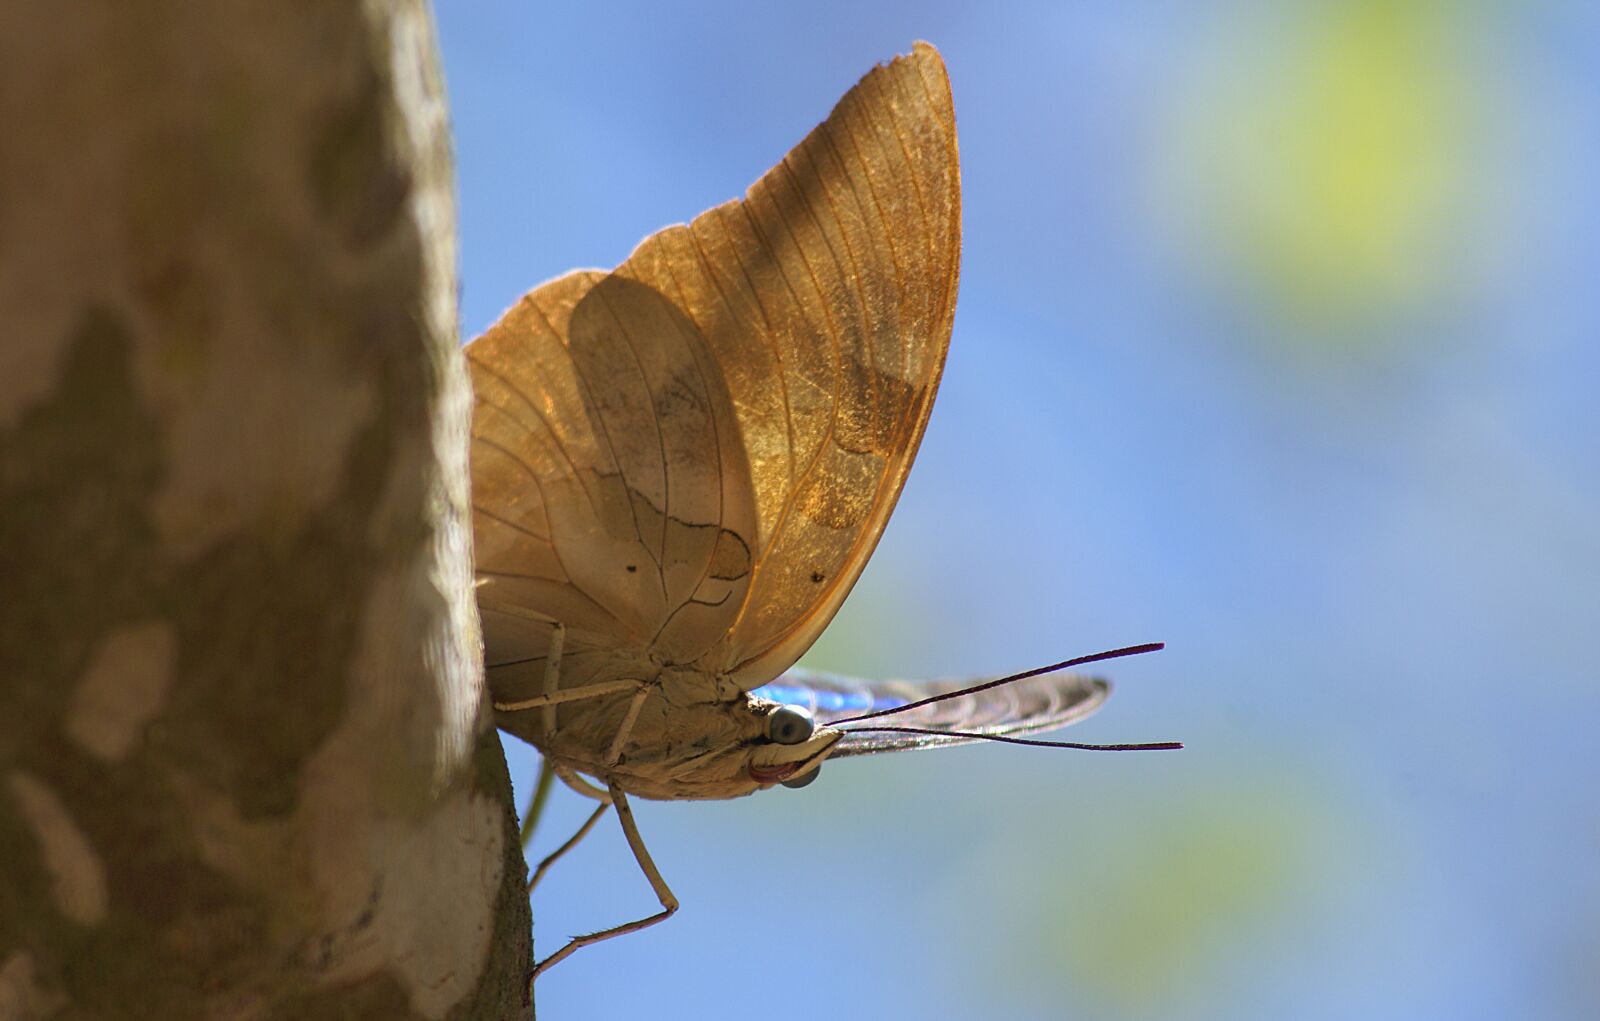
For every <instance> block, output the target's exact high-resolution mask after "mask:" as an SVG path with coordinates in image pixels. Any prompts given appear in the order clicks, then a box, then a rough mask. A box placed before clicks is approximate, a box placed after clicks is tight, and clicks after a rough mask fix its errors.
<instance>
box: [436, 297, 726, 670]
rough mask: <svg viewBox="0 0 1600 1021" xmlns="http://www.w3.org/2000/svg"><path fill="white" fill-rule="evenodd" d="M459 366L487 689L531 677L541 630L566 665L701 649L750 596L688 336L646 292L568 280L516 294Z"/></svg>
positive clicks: (715, 398)
mask: <svg viewBox="0 0 1600 1021" xmlns="http://www.w3.org/2000/svg"><path fill="white" fill-rule="evenodd" d="M467 357H468V361H469V363H470V365H471V369H472V379H473V388H474V391H475V396H476V404H475V407H474V411H473V421H472V500H473V533H474V536H473V537H474V543H475V547H476V548H475V557H476V562H477V573H478V595H479V604H480V607H481V608H482V609H483V616H484V633H485V642H486V648H487V657H488V658H487V662H488V665H489V669H490V679H491V682H497V681H499V680H500V679H501V678H499V677H497V673H496V672H497V671H500V672H501V673H505V672H506V671H511V672H513V673H518V674H526V672H527V671H528V670H529V669H533V668H541V669H542V664H541V663H540V662H539V660H540V657H542V656H543V652H544V648H545V645H546V643H547V642H548V638H549V632H550V628H549V623H550V622H553V621H560V622H561V623H562V624H563V625H565V626H566V627H567V629H568V648H569V649H572V650H573V651H574V652H575V653H580V652H582V651H583V650H586V649H592V650H597V651H600V652H607V651H610V650H632V651H635V652H644V651H656V652H659V653H660V654H661V655H662V656H664V657H665V658H668V659H672V660H675V661H677V662H688V661H692V660H693V659H695V658H696V657H697V656H700V655H702V654H704V653H705V652H706V650H708V649H710V648H712V647H713V646H715V645H717V644H718V643H719V642H720V641H721V640H722V638H723V636H724V635H725V634H726V633H727V630H728V628H729V627H730V626H731V623H732V619H733V616H734V614H735V613H736V612H737V610H738V607H739V606H740V605H742V603H743V601H744V594H745V590H746V588H747V587H748V584H749V574H750V552H749V549H748V546H747V540H746V539H745V538H744V537H745V536H748V535H753V534H754V531H755V524H754V501H753V497H752V494H751V486H750V476H749V468H748V462H747V461H746V459H745V455H744V450H743V447H742V445H741V443H740V442H739V434H738V426H737V422H736V420H735V418H734V415H733V411H732V406H731V401H730V398H729V395H728V392H727V388H726V386H725V385H724V384H723V382H722V376H721V373H720V372H719V371H718V370H717V368H716V364H715V361H714V360H713V358H712V355H711V353H710V351H709V350H708V349H707V348H706V346H705V342H704V340H703V338H701V337H700V335H699V332H698V330H697V328H696V327H695V325H694V323H693V322H692V321H690V320H689V319H688V318H686V317H685V316H684V315H683V314H682V312H680V311H679V310H678V309H677V308H676V307H675V306H674V305H673V304H672V303H671V302H670V301H668V300H666V299H665V298H664V297H662V296H661V295H660V294H659V293H658V292H657V291H655V290H654V289H653V288H651V287H649V286H648V285H645V284H642V283H640V282H638V281H634V280H628V279H623V278H619V277H616V276H608V275H606V274H602V273H595V272H583V273H573V274H569V275H567V276H565V277H561V278H559V279H557V280H554V281H551V282H550V283H547V284H544V285H542V286H540V287H538V288H536V289H534V290H533V291H532V292H530V293H529V294H528V295H526V296H525V297H524V298H523V299H522V300H521V301H520V302H518V304H517V305H516V306H515V307H514V308H512V309H511V310H510V311H509V312H507V313H506V314H505V315H504V316H503V317H502V318H501V319H500V321H499V322H497V323H496V324H495V325H494V326H493V327H491V328H490V329H489V331H488V332H487V333H485V334H484V335H483V336H482V337H479V338H478V339H477V340H475V341H473V342H472V343H471V344H470V345H468V347H467ZM578 665H579V663H578V662H577V661H574V662H573V663H571V664H564V669H563V678H564V679H565V680H572V679H573V678H575V677H576V676H577V673H576V672H574V671H573V670H569V669H566V668H565V667H566V666H573V667H576V666H578ZM519 686H520V685H519ZM503 687H504V686H503V685H502V684H500V683H496V684H495V690H496V692H497V694H500V693H501V691H502V689H503ZM523 687H525V686H523ZM500 697H506V696H505V695H503V694H500Z"/></svg>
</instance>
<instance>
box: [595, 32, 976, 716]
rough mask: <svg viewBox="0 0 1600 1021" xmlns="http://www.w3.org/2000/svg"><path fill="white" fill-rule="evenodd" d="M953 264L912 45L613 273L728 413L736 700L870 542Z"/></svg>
mask: <svg viewBox="0 0 1600 1021" xmlns="http://www.w3.org/2000/svg"><path fill="white" fill-rule="evenodd" d="M959 251H960V181H959V176H958V170H957V157H956V137H955V121H954V113H953V109H952V106H951V101H950V87H949V82H948V80H947V79H946V77H945V71H944V65H943V62H942V61H941V60H940V58H939V55H938V53H937V51H935V50H934V49H933V48H932V47H931V46H927V45H926V44H921V43H919V44H918V45H917V47H916V49H915V51H914V52H913V53H912V54H910V55H908V56H903V57H900V58H898V59H896V60H895V61H893V62H892V63H890V64H888V65H885V66H882V67H878V68H876V69H874V70H873V71H872V72H870V73H869V74H868V75H867V76H866V77H865V78H863V79H862V80H861V82H860V83H859V84H857V85H856V86H855V88H853V89H851V90H850V92H849V93H847V94H846V95H845V97H844V98H843V99H842V100H840V102H839V104H838V106H837V107H835V109H834V110H833V112H832V113H831V114H830V115H829V117H828V119H827V120H826V121H825V122H824V123H823V124H821V125H820V126H819V127H817V128H816V129H815V130H814V131H812V132H811V134H810V135H808V136H807V137H806V139H805V140H804V141H803V142H801V143H800V145H799V146H797V147H796V148H795V149H794V150H793V151H792V152H790V153H789V155H788V156H786V157H785V158H784V160H783V162H782V163H780V164H778V165H777V166H776V167H774V168H773V169H772V170H771V171H769V172H768V173H767V174H766V175H765V176H764V177H762V178H761V180H760V181H758V182H757V183H756V184H755V185H754V186H752V187H751V188H750V190H749V192H748V193H747V194H746V196H745V198H744V199H743V200H741V201H733V202H729V203H726V204H724V205H721V206H718V207H716V208H714V209H711V210H709V211H708V212H706V213H704V214H702V215H701V216H699V217H697V218H696V219H695V220H694V222H692V223H690V224H689V225H687V226H678V227H673V228H668V229H667V230H664V231H662V232H661V233H659V234H657V235H655V236H654V237H651V238H650V239H648V240H647V241H645V242H644V243H643V244H642V245H640V246H639V248H638V249H637V250H636V251H635V252H634V253H633V255H632V256H631V257H630V258H629V259H628V261H627V262H626V263H624V264H623V265H622V266H620V267H618V269H617V273H618V274H619V275H621V276H626V277H630V278H633V279H637V280H640V281H643V282H645V283H648V284H650V285H651V286H653V287H656V288H658V289H659V290H660V291H661V292H662V293H664V294H666V295H668V296H669V297H671V298H673V299H674V300H675V301H676V302H677V303H678V306H679V307H680V308H682V309H683V310H684V311H685V313H686V314H687V315H688V316H689V317H690V318H692V319H693V320H694V322H695V323H696V325H697V326H698V328H699V330H700V332H701V334H703V335H704V337H705V339H706V342H707V344H708V345H709V347H710V349H711V350H712V352H713V353H714V355H715V357H716V360H717V363H718V365H720V366H721V368H722V371H723V374H724V377H725V379H726V381H727V386H728V390H729V392H730V394H731V396H732V400H733V407H734V410H735V413H736V414H737V416H738V421H739V429H740V433H741V435H742V436H743V440H744V444H745V449H746V450H747V452H748V455H749V461H750V468H751V473H752V479H753V483H754V493H755V525H756V527H755V530H754V531H753V532H752V533H750V534H751V536H752V538H753V542H752V547H753V548H752V554H753V564H752V568H751V577H750V584H749V593H748V596H747V598H746V600H745V604H744V606H743V607H742V608H741V610H740V612H739V614H738V616H737V617H736V618H735V620H734V622H733V626H732V629H731V632H730V634H729V636H728V640H727V642H726V645H725V648H724V650H723V651H724V655H723V657H722V658H723V666H724V667H725V668H726V669H727V670H728V671H729V672H730V673H731V674H732V675H733V677H734V679H735V680H736V681H738V682H739V683H741V684H743V685H744V686H745V687H755V686H757V685H759V684H762V683H765V682H766V681H769V680H771V679H772V678H774V677H776V676H777V675H778V674H780V673H781V672H782V671H783V670H784V669H786V668H787V667H789V666H790V665H791V664H793V663H794V661H795V660H796V659H798V658H799V656H800V655H801V653H803V652H804V651H805V650H806V649H807V648H809V647H810V645H811V644H812V642H813V641H815V640H816V637H817V635H818V634H819V633H820V632H821V631H822V629H823V628H824V627H825V626H826V625H827V623H828V621H829V620H831V619H832V617H833V615H834V613H835V612H836V611H837V610H838V608H839V605H840V603H842V602H843V601H844V598H845V596H846V595H847V594H848V593H849V591H850V588H851V586H852V585H853V584H854V583H855V581H856V578H857V577H858V576H859V575H860V573H861V570H862V568H863V567H864V566H865V564H866V562H867V558H868V556H869V555H870V554H871V553H872V550H873V547H874V546H876V544H877V541H878V537H879V535H880V534H881V533H882V531H883V527H884V524H885V522H886V521H887V520H888V517H889V512H890V511H891V510H892V509H893V507H894V503H895V500H896V498H897V497H898V496H899V493H900V489H901V486H902V485H903V483H904V481H905V477H906V472H907V471H908V469H909V468H910V466H911V459H912V457H913V455H914V454H915V452H916V448H917V444H918V442H919V441H920V439H921V437H922V432H923V428H924V426H925V425H926V423H927V419H928V412H929V410H930V408H931V407H932V402H933V396H934V390H935V388H936V386H937V384H938V378H939V373H940V370H941V368H942V367H943V364H944V356H945V350H946V348H947V347H948V345H949V339H950V323H951V317H952V315H953V312H954V308H955V296H956V273H957V266H958V261H959Z"/></svg>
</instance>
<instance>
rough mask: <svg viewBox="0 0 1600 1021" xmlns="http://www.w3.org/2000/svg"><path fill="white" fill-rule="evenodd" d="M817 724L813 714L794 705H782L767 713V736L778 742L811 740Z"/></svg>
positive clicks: (793, 742) (788, 742) (795, 742)
mask: <svg viewBox="0 0 1600 1021" xmlns="http://www.w3.org/2000/svg"><path fill="white" fill-rule="evenodd" d="M813 730H816V724H814V723H812V722H811V714H810V713H808V712H806V711H805V710H804V709H799V708H796V707H795V706H792V705H781V706H779V707H778V708H776V709H774V710H772V712H770V713H768V714H767V737H768V738H770V739H772V741H774V742H775V743H777V744H799V743H800V742H802V741H806V740H809V739H810V737H811V732H812V731H813Z"/></svg>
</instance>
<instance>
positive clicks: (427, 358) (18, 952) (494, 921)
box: [0, 0, 529, 1019]
mask: <svg viewBox="0 0 1600 1021" xmlns="http://www.w3.org/2000/svg"><path fill="white" fill-rule="evenodd" d="M0 125H3V126H4V127H3V128H0V864H3V868H0V1018H4V1019H10V1018H49V1017H65V1018H162V1019H173V1018H218V1019H220V1018H250V1019H275V1018H284V1019H288V1018H294V1019H306V1018H323V1017H339V1018H351V1019H355V1018H368V1017H371V1018H385V1019H393V1018H509V1017H518V1016H522V1015H524V1014H525V1013H526V1008H525V1007H524V1006H523V1004H522V997H523V985H522V978H523V976H524V975H525V974H526V972H527V969H528V963H529V947H528V938H529V937H528V933H529V925H528V914H527V902H526V899H525V898H524V897H523V895H522V892H521V884H522V881H523V865H522V861H521V857H520V854H519V852H518V848H517V846H516V841H515V830H514V816H513V815H512V814H511V813H510V811H509V801H510V792H509V784H508V780H507V777H506V772H505V765H504V761H503V759H502V757H501V753H500V748H499V743H498V741H497V740H496V737H495V734H494V732H493V730H492V729H491V728H490V726H489V723H488V717H487V713H486V706H485V702H484V696H483V691H482V666H481V662H480V653H479V651H478V649H479V641H478V623H477V617H476V611H475V609H474V606H473V600H472V587H471V586H472V582H471V577H472V571H471V562H470V557H471V553H470V538H469V529H468V520H467V468H466V450H467V443H466V436H467V425H468V416H469V413H470V407H471V400H470V394H469V392H468V384H467V380H466V374H465V371H464V368H463V365H462V361H461V357H460V354H459V352H458V350H457V347H456V336H455V331H456V308H455V295H456V281H455V239H454V231H455V221H454V209H453V205H452V194H451V189H452V184H451V169H450V161H449V145H448V137H447V122H446V114H445V108H444V97H443V88H442V85H441V81H440V74H439V69H438V62H437V55H436V52H435V44H434V39H433V30H432V25H431V22H430V19H429V15H428V12H427V11H426V9H425V8H424V7H423V6H422V5H421V4H420V3H419V2H415V0H395V2H393V3H380V2H377V0H371V2H366V3H360V2H349V0H338V2H335V0H302V2H293V3H290V2H274V3H263V2H256V3H245V2H240V0H223V2H213V3H203V4H201V3H185V2H178V0H170V2H150V0H146V2H140V3H128V2H125V0H97V2H74V3H59V2H57V0H13V2H10V3H6V4H4V5H0Z"/></svg>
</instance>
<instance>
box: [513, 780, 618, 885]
mask: <svg viewBox="0 0 1600 1021" xmlns="http://www.w3.org/2000/svg"><path fill="white" fill-rule="evenodd" d="M610 807H611V801H610V800H609V799H607V800H605V801H602V802H600V804H599V806H597V807H596V808H595V810H594V811H593V812H592V813H590V815H589V818H587V819H585V820H584V822H583V825H582V826H579V827H578V832H576V833H574V834H573V835H572V836H571V837H569V838H567V842H566V843H565V844H562V845H561V846H560V847H558V848H556V849H555V850H554V851H551V852H550V853H549V854H547V855H545V856H544V860H543V861H541V862H539V867H538V868H536V869H534V870H533V875H532V876H531V877H529V879H528V892H529V893H532V892H533V888H534V887H536V886H538V885H539V880H541V879H543V878H544V874H545V873H546V872H548V871H549V870H550V866H552V865H554V864H555V863H556V862H557V861H558V860H559V859H560V858H561V856H562V855H564V854H566V853H567V852H568V851H570V850H572V849H573V848H574V847H577V846H578V841H580V840H582V839H583V838H584V837H586V836H588V835H589V831H590V830H592V829H594V824H595V823H597V822H599V821H600V817H601V816H602V815H605V814H606V809H608V808H610Z"/></svg>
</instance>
